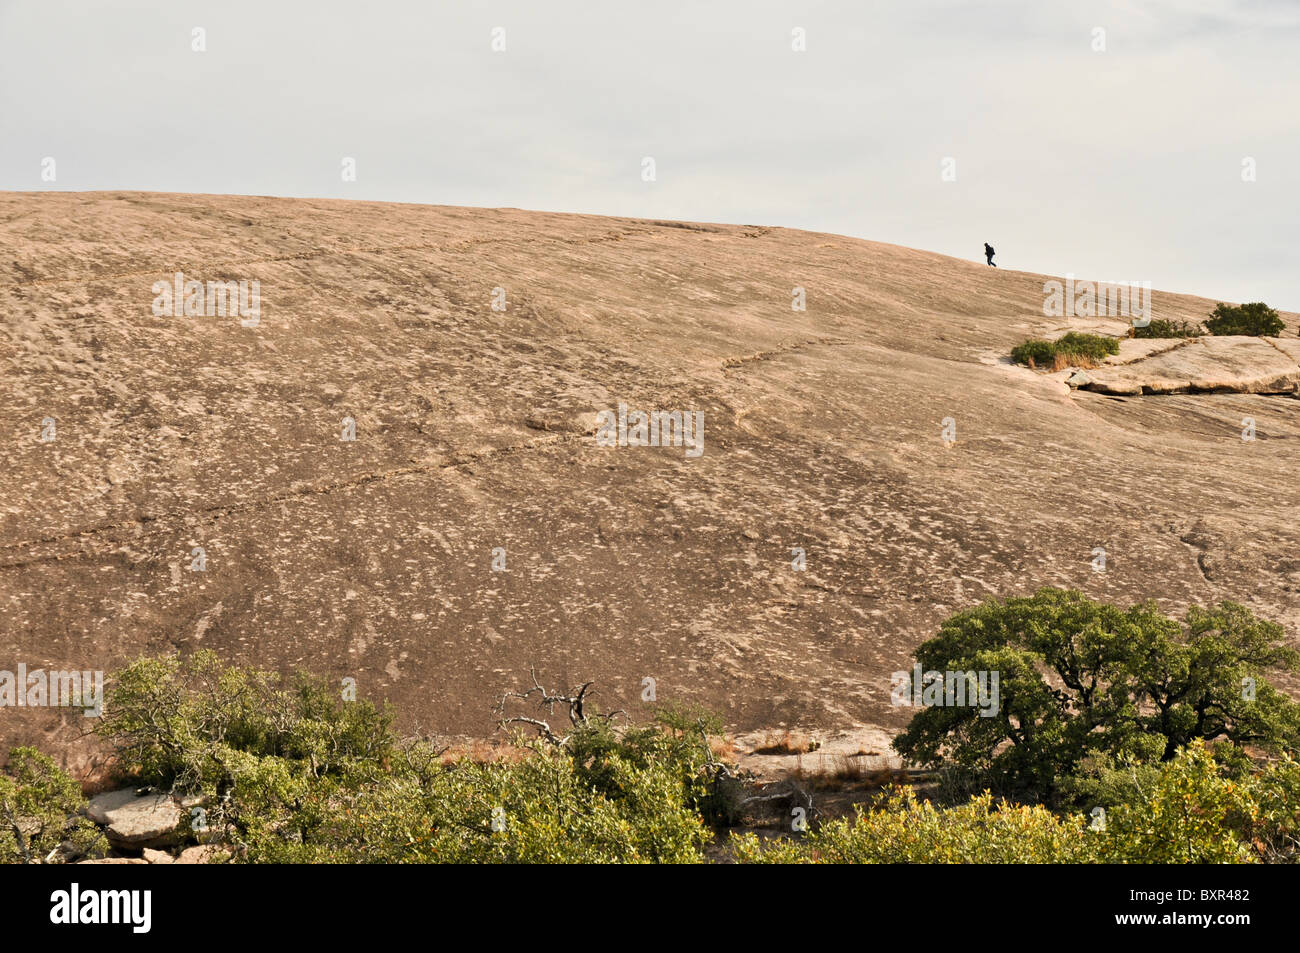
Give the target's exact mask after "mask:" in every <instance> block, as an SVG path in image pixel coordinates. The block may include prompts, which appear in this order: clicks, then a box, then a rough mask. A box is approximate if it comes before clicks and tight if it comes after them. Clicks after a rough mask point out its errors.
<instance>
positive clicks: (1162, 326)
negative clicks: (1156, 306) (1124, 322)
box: [1133, 318, 1205, 338]
mask: <svg viewBox="0 0 1300 953" xmlns="http://www.w3.org/2000/svg"><path fill="white" fill-rule="evenodd" d="M1204 333H1205V328H1203V327H1201V325H1200V323H1199V322H1196V321H1166V320H1164V319H1163V318H1156V319H1153V320H1152V321H1151V323H1150V324H1148V325H1147V326H1146V327H1144V328H1134V329H1133V336H1134V337H1135V338H1194V337H1200V336H1201V335H1202V334H1204Z"/></svg>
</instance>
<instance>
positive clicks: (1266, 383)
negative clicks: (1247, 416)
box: [1080, 337, 1300, 395]
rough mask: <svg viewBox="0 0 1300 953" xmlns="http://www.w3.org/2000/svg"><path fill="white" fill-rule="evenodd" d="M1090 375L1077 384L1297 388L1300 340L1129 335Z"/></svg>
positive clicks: (1246, 390) (1170, 390)
mask: <svg viewBox="0 0 1300 953" xmlns="http://www.w3.org/2000/svg"><path fill="white" fill-rule="evenodd" d="M1089 375H1090V376H1091V378H1092V379H1091V380H1090V381H1089V382H1088V383H1086V384H1081V385H1080V387H1081V389H1083V390H1092V391H1098V392H1100V393H1103V394H1120V395H1137V394H1200V393H1234V394H1294V393H1297V392H1300V342H1297V341H1295V340H1291V339H1281V338H1258V337H1200V338H1186V339H1177V340H1175V339H1146V340H1131V341H1125V342H1122V343H1121V345H1120V353H1119V355H1117V356H1116V357H1114V358H1111V359H1109V360H1108V361H1107V362H1106V363H1104V364H1103V365H1102V366H1101V367H1098V368H1095V369H1093V370H1092V371H1089Z"/></svg>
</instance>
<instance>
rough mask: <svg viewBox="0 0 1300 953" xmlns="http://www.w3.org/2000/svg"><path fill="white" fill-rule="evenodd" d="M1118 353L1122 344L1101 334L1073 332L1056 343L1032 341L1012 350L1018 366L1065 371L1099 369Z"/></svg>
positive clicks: (1039, 340)
mask: <svg viewBox="0 0 1300 953" xmlns="http://www.w3.org/2000/svg"><path fill="white" fill-rule="evenodd" d="M1118 353H1119V341H1118V340H1117V339H1116V338H1112V337H1106V336H1105V335H1102V334H1082V333H1080V332H1078V331H1070V332H1069V333H1067V334H1064V335H1062V336H1061V337H1059V338H1057V339H1056V340H1055V341H1045V340H1042V339H1038V338H1035V339H1031V340H1029V341H1026V342H1025V343H1024V344H1019V345H1017V346H1016V347H1015V348H1013V349H1012V351H1011V359H1012V360H1013V361H1015V362H1016V363H1017V364H1027V365H1028V366H1030V367H1035V368H1038V367H1045V368H1051V369H1052V370H1057V371H1059V370H1063V369H1064V368H1066V367H1096V366H1097V365H1098V364H1100V363H1101V362H1102V360H1104V359H1105V358H1106V357H1107V356H1109V355H1112V354H1118Z"/></svg>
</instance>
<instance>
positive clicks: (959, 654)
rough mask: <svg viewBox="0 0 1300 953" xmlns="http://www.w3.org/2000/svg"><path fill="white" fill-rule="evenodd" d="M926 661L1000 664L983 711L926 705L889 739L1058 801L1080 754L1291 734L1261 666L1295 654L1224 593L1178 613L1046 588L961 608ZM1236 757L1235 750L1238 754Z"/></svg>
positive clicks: (952, 666) (981, 782)
mask: <svg viewBox="0 0 1300 953" xmlns="http://www.w3.org/2000/svg"><path fill="white" fill-rule="evenodd" d="M916 660H917V662H918V663H919V664H920V665H921V667H922V668H923V669H924V670H925V671H937V672H949V671H954V672H965V671H994V672H998V673H999V678H1000V680H999V692H1000V698H999V704H998V708H997V711H996V712H995V713H993V715H992V717H986V715H985V714H984V713H982V712H981V710H980V709H978V708H975V707H970V706H935V707H927V708H923V709H922V710H921V711H920V712H918V714H917V715H916V716H915V717H914V718H913V719H912V722H911V724H910V725H908V727H907V730H906V731H904V732H903V733H902V734H901V735H899V737H898V738H897V739H895V741H894V747H895V748H896V749H897V750H898V752H899V753H900V754H902V755H903V756H904V757H905V758H907V759H908V760H910V761H913V762H915V763H919V764H924V765H930V766H933V767H935V768H940V769H943V770H944V771H945V772H946V774H947V776H948V781H949V783H951V784H956V785H962V786H964V788H965V789H976V790H978V789H982V788H984V787H990V788H992V789H993V790H995V791H999V792H1003V793H1006V794H1008V795H1009V796H1015V797H1017V798H1021V799H1028V800H1031V801H1044V802H1046V803H1048V804H1051V805H1058V804H1061V803H1064V802H1065V801H1066V800H1068V797H1069V793H1070V792H1069V790H1068V789H1069V786H1070V784H1071V783H1073V779H1075V778H1077V777H1079V775H1080V772H1081V771H1082V770H1083V767H1084V763H1085V760H1086V759H1090V758H1096V757H1097V756H1110V757H1115V758H1125V757H1127V758H1132V759H1136V761H1138V762H1142V763H1150V762H1160V761H1168V760H1170V759H1172V758H1173V757H1174V756H1175V755H1176V753H1177V752H1178V750H1179V749H1180V748H1183V747H1185V746H1187V745H1188V744H1190V743H1192V742H1193V741H1197V740H1201V741H1218V742H1221V744H1220V745H1219V748H1220V749H1221V751H1222V757H1223V758H1224V759H1229V756H1230V755H1231V756H1232V757H1237V756H1239V755H1240V753H1241V752H1242V750H1243V747H1244V746H1247V745H1249V746H1251V747H1252V748H1255V749H1258V750H1261V751H1264V752H1268V753H1271V754H1282V753H1285V752H1294V751H1295V750H1296V749H1297V746H1298V744H1300V705H1297V704H1296V703H1295V702H1292V701H1291V700H1290V699H1289V698H1287V697H1286V696H1285V695H1283V694H1282V693H1281V692H1279V691H1278V690H1277V689H1276V688H1274V687H1273V686H1272V685H1271V684H1270V683H1269V681H1268V680H1267V679H1268V676H1269V675H1270V674H1273V673H1276V672H1280V671H1295V670H1296V669H1297V665H1298V664H1300V656H1298V655H1297V653H1296V652H1295V651H1294V650H1293V649H1290V648H1288V647H1286V646H1285V645H1284V644H1283V632H1282V629H1281V627H1280V626H1278V625H1275V624H1273V623H1270V622H1265V621H1262V620H1260V619H1256V618H1255V617H1254V616H1253V615H1252V614H1251V613H1250V611H1249V610H1248V609H1246V608H1245V607H1244V606H1240V605H1237V604H1235V603H1231V602H1224V603H1222V604H1220V605H1219V606H1216V607H1214V608H1210V609H1202V608H1195V607H1193V608H1191V609H1189V610H1188V612H1187V615H1186V616H1185V618H1184V619H1183V621H1182V623H1181V624H1180V623H1179V622H1178V621H1176V620H1174V619H1171V618H1169V617H1168V616H1166V615H1165V614H1164V613H1162V612H1160V610H1159V609H1157V608H1156V606H1155V605H1154V604H1153V603H1148V604H1145V605H1137V606H1133V607H1131V608H1129V609H1121V608H1119V607H1117V606H1112V605H1106V604H1103V603H1098V602H1093V601H1092V600H1090V599H1088V598H1086V597H1084V596H1083V595H1082V594H1081V593H1079V592H1074V591H1068V590H1060V589H1043V590H1040V591H1039V592H1037V593H1035V594H1034V595H1033V596H1029V597H1025V598H1018V599H1009V600H1006V601H1005V602H999V601H989V602H985V603H983V604H981V605H979V606H976V607H974V608H972V609H968V610H966V611H964V612H959V613H957V614H956V615H954V616H953V617H951V618H950V619H948V620H947V621H946V622H944V623H943V625H942V626H941V627H940V629H939V634H938V635H937V636H935V637H934V638H933V639H931V640H929V641H928V642H925V643H924V644H922V645H921V646H920V647H919V648H918V649H917V651H916ZM1238 760H1239V759H1238Z"/></svg>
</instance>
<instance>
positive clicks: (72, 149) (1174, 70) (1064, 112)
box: [0, 0, 1300, 310]
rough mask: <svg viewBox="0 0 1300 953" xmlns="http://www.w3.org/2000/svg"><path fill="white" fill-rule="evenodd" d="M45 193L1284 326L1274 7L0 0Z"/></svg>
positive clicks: (1283, 207) (18, 160)
mask: <svg viewBox="0 0 1300 953" xmlns="http://www.w3.org/2000/svg"><path fill="white" fill-rule="evenodd" d="M295 11H298V12H295ZM195 27H201V28H203V29H204V30H205V31H206V46H207V49H206V52H201V53H200V52H194V51H193V50H192V49H191V46H192V42H193V41H192V30H193V29H194V28H195ZM495 27H502V28H504V31H505V47H506V48H505V50H504V51H502V52H494V51H493V49H492V31H493V28H495ZM796 27H799V28H802V29H803V30H804V31H806V44H807V49H806V51H803V52H796V51H794V50H793V49H792V48H791V47H792V30H794V29H795V28H796ZM1097 27H1100V28H1102V29H1104V31H1105V34H1104V43H1105V50H1104V52H1098V51H1095V50H1094V49H1093V47H1094V45H1095V44H1096V43H1097V35H1096V34H1095V32H1094V30H1095V28H1097ZM47 156H48V157H53V158H54V159H55V162H56V171H57V180H56V181H55V182H52V183H51V182H43V181H42V180H41V168H42V165H41V163H42V160H43V159H44V158H45V157H47ZM344 156H351V157H354V158H355V159H356V163H357V179H356V181H355V182H344V181H342V177H341V174H340V173H341V161H342V158H343V157H344ZM646 156H651V157H653V158H654V160H655V163H656V173H657V179H656V181H654V182H645V181H643V180H642V175H641V169H642V159H643V157H646ZM945 157H951V158H952V159H953V160H955V170H956V180H955V181H943V178H942V175H941V172H942V169H943V166H942V162H943V160H944V158H945ZM1247 157H1250V158H1252V159H1253V160H1254V163H1255V168H1256V181H1254V182H1245V181H1243V160H1244V159H1246V158H1247ZM49 188H57V189H71V190H87V189H142V190H150V191H167V192H225V193H244V194H256V195H283V196H329V197H335V198H364V199H377V200H385V201H398V202H423V203H433V204H447V205H478V206H515V207H519V208H530V209H548V210H553V211H563V212H593V213H600V214H611V215H631V216H647V217H655V218H674V219H688V220H696V221H715V222H735V223H745V224H750V223H752V224H763V225H781V226H787V227H793V228H808V229H815V230H818V231H827V232H838V233H842V234H846V235H855V236H859V237H862V238H870V239H875V240H878V241H887V242H893V243H896V244H900V245H909V246H913V247H916V248H924V249H929V250H932V251H938V252H943V253H945V254H950V255H957V256H961V257H964V258H970V259H976V260H978V259H980V258H981V251H982V245H983V242H985V241H988V242H991V243H992V244H993V245H995V246H996V247H997V250H998V262H999V264H1000V265H1002V266H1003V267H1005V268H1016V269H1024V270H1030V271H1040V272H1045V273H1049V274H1058V275H1061V274H1065V273H1066V272H1072V273H1074V274H1075V275H1077V276H1080V277H1083V278H1095V279H1099V280H1134V281H1150V282H1152V284H1153V285H1154V286H1155V287H1156V288H1160V289H1166V290H1172V291H1184V292H1190V293H1195V294H1203V295H1205V296H1207V297H1211V298H1219V299H1222V300H1231V301H1251V300H1259V299H1262V300H1264V301H1267V302H1269V303H1270V304H1273V305H1274V306H1276V307H1280V308H1285V309H1288V310H1300V267H1297V265H1298V264H1300V214H1297V213H1300V0H1095V2H1093V0H985V2H973V0H843V2H821V3H819V2H793V0H790V2H778V0H680V2H679V0H646V2H642V3H631V2H623V0H585V2H578V0H549V2H548V0H527V2H504V0H501V2H497V0H424V2H416V0H411V2H402V0H367V2H332V0H314V2H311V3H305V2H304V3H296V4H289V3H275V2H272V0H249V2H243V0H221V2H186V0H135V2H132V0H116V2H114V3H111V4H108V3H93V2H90V0H83V2H69V0H0V189H13V190H37V189H49Z"/></svg>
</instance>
